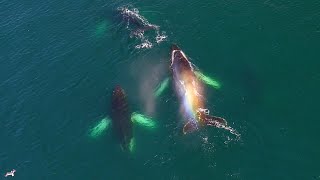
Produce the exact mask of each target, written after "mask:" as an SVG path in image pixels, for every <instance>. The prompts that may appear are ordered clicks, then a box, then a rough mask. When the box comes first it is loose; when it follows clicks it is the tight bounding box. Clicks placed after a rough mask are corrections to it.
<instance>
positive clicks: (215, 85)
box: [194, 71, 221, 89]
mask: <svg viewBox="0 0 320 180" xmlns="http://www.w3.org/2000/svg"><path fill="white" fill-rule="evenodd" d="M194 73H195V75H196V76H197V78H198V79H200V80H201V81H202V82H204V83H205V84H208V85H209V86H211V87H213V88H215V89H220V87H221V85H220V83H219V82H218V81H217V80H215V79H213V78H211V77H209V76H206V75H204V74H203V73H201V72H200V71H194Z"/></svg>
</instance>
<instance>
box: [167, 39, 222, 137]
mask: <svg viewBox="0 0 320 180" xmlns="http://www.w3.org/2000/svg"><path fill="white" fill-rule="evenodd" d="M170 67H171V70H172V75H173V82H174V86H175V90H176V93H177V95H178V97H179V100H180V102H181V107H180V112H181V114H182V116H183V119H184V120H185V121H186V122H185V125H184V127H183V133H184V134H186V133H188V132H192V131H194V130H197V129H199V127H200V126H203V125H209V126H216V127H218V126H219V125H226V121H225V120H224V119H223V118H220V117H215V116H210V115H209V110H207V109H205V99H204V96H203V94H204V92H203V85H202V83H200V81H199V79H198V78H197V76H196V74H195V71H194V68H193V66H192V64H191V62H190V61H189V60H188V58H187V56H186V55H185V54H184V52H183V51H182V50H181V49H180V48H179V47H178V46H177V45H172V47H171V66H170Z"/></svg>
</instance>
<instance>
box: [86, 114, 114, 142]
mask: <svg viewBox="0 0 320 180" xmlns="http://www.w3.org/2000/svg"><path fill="white" fill-rule="evenodd" d="M110 126H111V119H110V118H109V117H105V118H103V119H101V120H100V121H99V122H98V123H97V124H96V125H95V126H94V127H93V128H91V129H90V130H89V136H90V137H91V138H98V137H99V136H101V135H102V133H103V132H105V131H107V130H109V129H110Z"/></svg>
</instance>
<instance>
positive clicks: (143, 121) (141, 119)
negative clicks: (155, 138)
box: [131, 112, 157, 129]
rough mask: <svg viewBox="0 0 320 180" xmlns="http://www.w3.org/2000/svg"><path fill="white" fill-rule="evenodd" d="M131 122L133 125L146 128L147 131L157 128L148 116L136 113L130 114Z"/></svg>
mask: <svg viewBox="0 0 320 180" xmlns="http://www.w3.org/2000/svg"><path fill="white" fill-rule="evenodd" d="M131 121H132V122H133V123H134V124H139V125H141V126H144V127H146V128H147V129H154V128H156V126H157V124H156V122H155V120H154V119H152V118H150V117H148V116H145V115H143V114H139V113H137V112H134V113H132V115H131Z"/></svg>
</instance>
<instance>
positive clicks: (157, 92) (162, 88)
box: [153, 77, 170, 97]
mask: <svg viewBox="0 0 320 180" xmlns="http://www.w3.org/2000/svg"><path fill="white" fill-rule="evenodd" d="M169 82H170V78H169V77H167V78H166V79H164V80H163V81H162V82H161V83H160V84H159V85H158V86H157V88H156V90H155V91H154V93H153V94H154V96H155V97H159V96H160V95H161V94H162V93H163V92H164V91H165V90H166V89H167V88H168V86H169Z"/></svg>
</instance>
